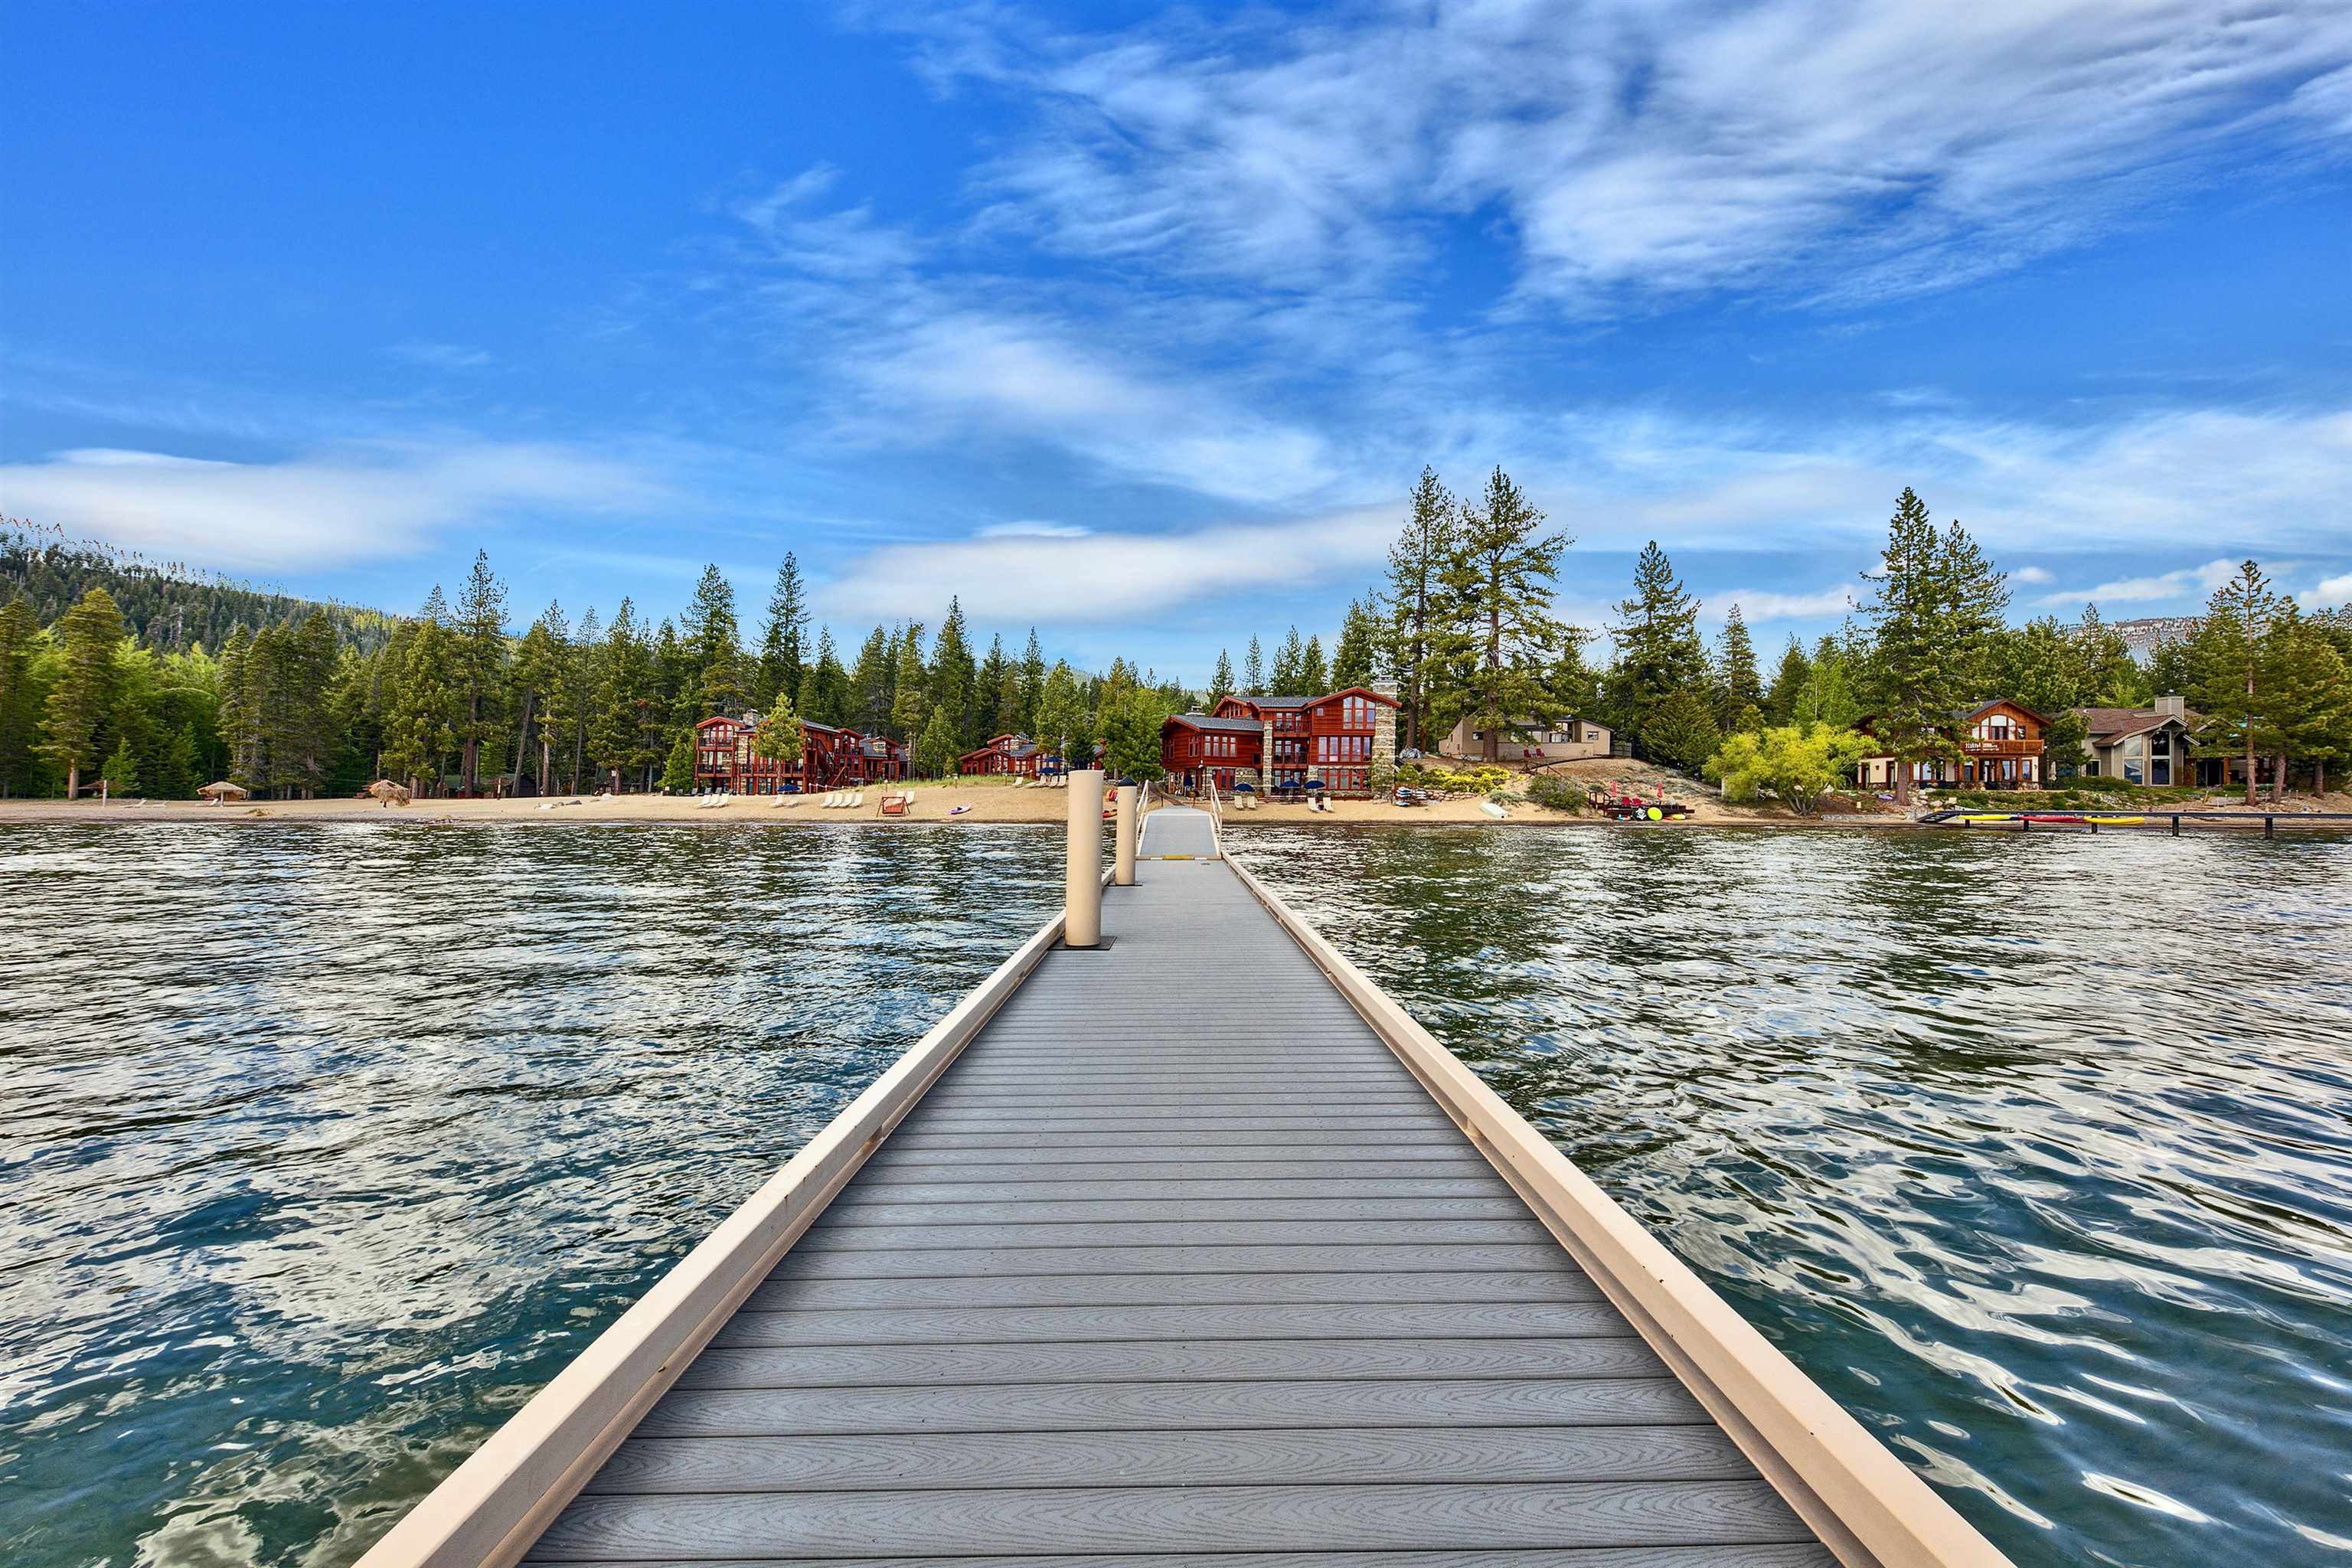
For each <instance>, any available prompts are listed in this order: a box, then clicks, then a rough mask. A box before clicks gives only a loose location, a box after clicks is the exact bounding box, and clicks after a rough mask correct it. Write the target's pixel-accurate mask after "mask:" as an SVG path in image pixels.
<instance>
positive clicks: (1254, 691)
mask: <svg viewBox="0 0 2352 1568" xmlns="http://www.w3.org/2000/svg"><path fill="white" fill-rule="evenodd" d="M1265 694H1266V690H1265V655H1264V654H1263V653H1261V652H1259V651H1258V646H1257V638H1255V637H1252V638H1250V645H1249V652H1247V653H1245V654H1244V655H1243V656H1242V695H1243V696H1244V697H1264V696H1265Z"/></svg>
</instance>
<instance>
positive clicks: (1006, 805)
mask: <svg viewBox="0 0 2352 1568" xmlns="http://www.w3.org/2000/svg"><path fill="white" fill-rule="evenodd" d="M883 793H885V792H883V791H881V790H876V789H869V790H867V791H866V802H865V805H862V806H860V807H858V808H857V809H856V810H826V809H823V808H821V807H819V806H818V805H816V804H815V801H814V799H807V800H805V801H804V802H803V804H802V805H798V806H788V807H778V806H776V805H773V804H772V797H747V798H744V799H740V800H736V801H732V802H730V804H728V805H724V806H719V807H709V806H705V805H700V804H698V797H695V796H687V795H620V796H615V797H612V798H607V799H598V798H596V797H594V796H562V797H558V799H559V801H561V802H562V804H555V803H551V802H548V801H541V800H530V799H522V800H441V801H434V800H427V801H419V802H417V803H416V804H415V805H410V806H406V807H399V806H393V807H386V806H383V805H378V804H377V803H376V802H374V801H373V800H364V799H361V800H346V799H334V800H271V801H247V802H239V803H236V804H235V805H211V804H209V803H206V802H202V801H139V800H132V801H110V802H106V803H103V804H101V803H100V802H99V801H97V800H94V799H83V800H78V801H63V800H0V827H5V826H11V825H14V824H18V823H24V824H41V823H58V824H62V823H76V824H100V825H109V826H139V825H145V824H153V823H195V824H210V825H214V826H271V825H279V826H282V825H286V824H294V825H298V826H299V825H305V824H321V825H324V824H334V825H350V824H355V823H371V822H372V823H381V824H386V825H392V824H407V825H411V826H430V827H498V826H542V827H543V826H559V825H573V824H577V825H580V826H604V827H609V826H702V827H721V826H724V827H798V826H820V827H897V826H926V827H946V826H958V825H963V824H970V825H972V826H997V827H1002V826H1029V827H1057V826H1063V825H1064V824H1066V822H1067V820H1068V812H1067V804H1066V803H1067V801H1068V798H1069V797H1068V796H1067V795H1064V794H1062V793H1061V792H1059V791H1055V790H1015V789H1011V788H1009V787H1007V786H1005V785H1003V784H997V783H987V784H972V783H970V782H967V783H965V784H915V785H912V786H908V790H907V793H908V794H910V795H913V796H914V804H913V805H912V807H911V808H910V809H909V811H908V813H907V815H906V816H882V815H881V806H880V801H881V796H882V795H883ZM783 798H793V797H783ZM1159 804H1165V803H1155V806H1154V809H1156V808H1157V805H1159ZM956 805H968V806H969V807H970V808H971V809H969V810H968V811H966V812H964V813H962V814H961V815H950V809H951V808H952V807H953V806H956ZM1509 809H1510V816H1507V817H1504V818H1496V817H1492V816H1487V815H1486V814H1485V813H1484V812H1482V811H1481V810H1479V808H1478V802H1477V801H1475V800H1471V799H1464V800H1451V801H1444V802H1440V803H1437V804H1435V805H1426V806H1399V805H1392V804H1391V803H1389V802H1387V801H1379V800H1371V801H1363V800H1342V801H1334V802H1333V803H1332V809H1331V810H1329V811H1328V812H1310V811H1308V810H1307V808H1306V807H1305V806H1304V805H1260V806H1257V807H1255V808H1254V809H1251V810H1245V811H1229V812H1227V813H1226V816H1225V826H1226V827H1227V829H1228V830H1231V831H1234V832H1241V833H1252V834H1255V833H1257V832H1278V831H1284V830H1297V829H1306V830H1309V831H1312V830H1316V829H1329V828H1346V827H1419V828H1479V829H1500V830H1503V831H1510V830H1512V829H1523V828H1530V827H1591V828H1622V829H1629V830H1638V831H1653V832H1654V831H1656V830H1659V829H1670V830H1675V831H1690V830H1694V829H1701V830H1706V829H1720V828H1732V829H1741V828H1744V829H1750V830H1753V829H1766V830H1770V831H1776V832H1777V831H1790V830H1795V831H1802V832H1865V833H1884V832H1911V831H1917V830H1922V829H1928V828H1930V827H1931V826H1932V825H1928V824H1924V823H1921V822H1918V821H1916V820H1915V819H1914V818H1912V817H1910V816H1900V815H1897V814H1895V813H1892V812H1881V813H1864V814H1854V815H1838V816H1820V817H1802V816H1789V815H1786V814H1774V813H1767V812H1749V811H1742V810H1739V809H1738V808H1734V807H1727V806H1724V805H1719V804H1715V803H1709V804H1708V805H1706V806H1704V807H1702V808H1701V810H1700V812H1699V814H1698V815H1696V816H1690V817H1685V818H1681V819H1669V820H1666V821H1663V822H1612V821H1610V820H1609V819H1607V818H1605V817H1601V816H1593V815H1590V814H1587V815H1583V816H1576V815H1571V814H1569V813H1566V812H1557V811H1549V810H1546V809H1544V808H1542V807H1540V806H1535V805H1513V806H1511V807H1510V808H1509ZM2204 809H2211V808H2210V807H2209V808H2204ZM2319 809H2323V808H2319V807H2296V806H2293V805H2288V806H2281V807H2278V808H2275V809H2272V810H2268V811H2265V810H2264V809H2262V808H2254V809H2251V810H2250V809H2248V808H2246V807H2243V806H2239V807H2236V808H2234V809H2232V810H2231V811H2230V813H2229V815H2228V816H2226V817H2223V818H2218V819H2217V818H2210V817H2209V818H2205V819H2202V820H2197V819H2190V820H2188V821H2185V822H2184V823H2183V824H2182V825H2181V831H2182V834H2183V835H2184V836H2185V835H2187V834H2189V833H2237V832H2248V831H2252V832H2260V831H2261V829H2262V826H2263V818H2264V817H2265V816H2270V817H2272V818H2273V819H2274V820H2275V821H2276V822H2277V823H2278V824H2279V825H2280V826H2282V827H2293V826H2298V821H2297V819H2298V818H2300V817H2303V816H2307V815H2310V814H2311V813H2312V812H2315V811H2316V810H2319ZM2145 815H2146V816H2147V818H2148V820H2147V822H2145V823H2143V824H2137V825H2131V826H2126V825H2123V824H2115V825H2110V826H2106V831H2107V832H2108V833H2109V834H2121V833H2157V834H2160V835H2164V836H2166V837H2170V835H2171V824H2170V821H2169V820H2168V813H2165V812H2163V811H2161V810H2160V809H2158V808H2154V807H2150V808H2146V810H2145ZM1107 820H1108V819H1107ZM2310 826H2311V827H2312V828H2314V829H2320V830H2326V829H2327V828H2334V829H2336V830H2339V831H2340V830H2342V828H2343V825H2342V824H2340V823H2326V824H2322V823H2313V824H2311V825H2310ZM1935 830H1937V831H1948V832H1956V833H1978V834H1985V833H2012V834H2016V835H2017V836H2018V837H2034V834H2033V833H2032V832H2031V831H2027V832H2020V831H2019V830H2018V829H2016V828H2013V827H2008V826H1981V827H1949V826H1947V827H1942V828H1937V829H1935ZM2040 831H2041V832H2042V834H2043V835H2047V834H2053V833H2074V834H2086V833H2087V830H2086V829H2085V828H2083V827H2080V826H2061V825H2058V824H2051V825H2049V826H2046V827H2043V828H2042V829H2041V830H2040Z"/></svg>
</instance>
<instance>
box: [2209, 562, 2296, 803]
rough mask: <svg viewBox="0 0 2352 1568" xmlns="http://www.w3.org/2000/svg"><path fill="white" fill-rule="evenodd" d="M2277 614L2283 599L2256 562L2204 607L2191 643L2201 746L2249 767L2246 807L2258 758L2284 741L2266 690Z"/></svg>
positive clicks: (2251, 799)
mask: <svg viewBox="0 0 2352 1568" xmlns="http://www.w3.org/2000/svg"><path fill="white" fill-rule="evenodd" d="M2277 612H2278V595H2277V594H2276V593H2275V592H2274V591H2273V588H2272V587H2271V581H2270V579H2269V578H2268V577H2265V576H2264V575H2263V570H2262V568H2261V567H2260V566H2258V565H2256V564H2255V563H2253V562H2252V561H2249V562H2246V563H2244V564H2243V565H2242V566H2241V567H2239V569H2238V574H2237V575H2236V576H2235V577H2232V578H2231V579H2230V581H2228V582H2226V583H2224V584H2221V586H2220V587H2218V588H2216V589H2214V590H2213V594H2212V596H2211V597H2210V599H2208V600H2206V602H2205V616H2204V618H2203V619H2202V620H2200V622H2199V623H2198V626H2197V635H2196V636H2195V637H2192V638H2190V639H2189V663H2190V668H2192V669H2193V670H2194V672H2195V677H2196V679H2195V681H2194V683H2193V688H2192V703H2191V705H2192V706H2194V707H2195V708H2196V709H2197V710H2198V711H2199V712H2200V714H2202V715H2203V720H2204V721H2203V723H2202V725H2201V726H2200V729H2199V731H2198V733H2197V743H2198V745H2199V746H2200V747H2202V748H2204V749H2206V750H2209V751H2211V752H2215V753H2217V754H2224V755H2226V754H2232V753H2234V754H2236V755H2238V756H2239V757H2241V758H2242V759H2243V761H2244V763H2245V768H2246V804H2247V805H2253V804H2254V801H2255V795H2254V775H2255V772H2256V767H2255V759H2256V758H2257V757H2258V756H2260V755H2261V754H2263V752H2274V751H2276V750H2277V749H2278V743H2279V740H2280V736H2279V733H2278V731H2277V730H2276V729H2275V728H2274V727H2273V725H2272V723H2271V721H2270V718H2269V716H2268V714H2267V712H2266V711H2265V710H2267V709H2269V707H2270V706H2271V704H2270V702H2269V700H2268V696H2269V694H2268V693H2266V692H2265V691H2264V690H2263V683H2264V681H2263V678H2264V676H2265V675H2266V674H2268V673H2270V671H2269V670H2267V669H2266V668H2265V660H2264V658H2263V653H2264V648H2263V640H2264V638H2265V637H2266V636H2267V634H2268V633H2269V631H2270V625H2271V618H2272V617H2273V616H2274V615H2276V614H2277Z"/></svg>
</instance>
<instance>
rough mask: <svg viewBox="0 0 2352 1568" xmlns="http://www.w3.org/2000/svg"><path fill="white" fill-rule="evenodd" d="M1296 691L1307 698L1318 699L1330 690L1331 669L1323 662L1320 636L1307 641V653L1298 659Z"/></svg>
mask: <svg viewBox="0 0 2352 1568" xmlns="http://www.w3.org/2000/svg"><path fill="white" fill-rule="evenodd" d="M1298 689H1299V690H1300V691H1301V692H1302V693H1304V694H1306V695H1308V696H1314V697H1320V696H1321V695H1322V694H1323V693H1325V692H1327V691H1328V690H1330V689H1331V668H1330V666H1328V665H1327V664H1325V663H1324V662H1323V639H1322V637H1320V636H1314V637H1308V638H1307V651H1306V652H1305V653H1303V654H1301V655H1300V656H1299V659H1298Z"/></svg>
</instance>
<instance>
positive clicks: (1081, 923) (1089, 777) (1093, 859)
mask: <svg viewBox="0 0 2352 1568" xmlns="http://www.w3.org/2000/svg"><path fill="white" fill-rule="evenodd" d="M1067 776H1068V778H1069V781H1070V782H1069V784H1068V789H1069V792H1070V839H1069V846H1070V854H1069V869H1068V872H1067V874H1066V877H1065V879H1064V882H1063V888H1064V891H1063V899H1064V902H1065V907H1066V910H1067V918H1066V921H1064V923H1063V927H1062V945H1063V946H1065V947H1099V946H1101V945H1102V807H1103V775H1102V770H1101V769H1100V768H1080V769H1078V770H1077V771H1076V772H1074V773H1070V774H1069V775H1067Z"/></svg>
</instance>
